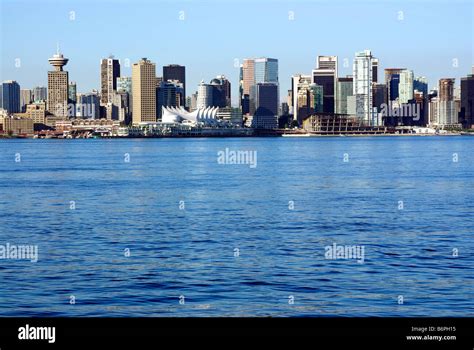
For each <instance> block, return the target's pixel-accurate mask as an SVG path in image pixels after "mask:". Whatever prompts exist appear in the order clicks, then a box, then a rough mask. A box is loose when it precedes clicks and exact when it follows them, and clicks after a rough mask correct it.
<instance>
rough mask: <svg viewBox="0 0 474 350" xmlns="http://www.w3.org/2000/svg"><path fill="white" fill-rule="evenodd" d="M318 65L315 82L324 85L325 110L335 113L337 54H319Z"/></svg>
mask: <svg viewBox="0 0 474 350" xmlns="http://www.w3.org/2000/svg"><path fill="white" fill-rule="evenodd" d="M317 63H318V66H317V68H316V69H313V71H312V76H313V83H315V84H317V85H320V86H322V87H323V94H324V96H323V112H324V113H335V111H336V103H335V97H336V89H337V69H338V67H337V56H318V60H317Z"/></svg>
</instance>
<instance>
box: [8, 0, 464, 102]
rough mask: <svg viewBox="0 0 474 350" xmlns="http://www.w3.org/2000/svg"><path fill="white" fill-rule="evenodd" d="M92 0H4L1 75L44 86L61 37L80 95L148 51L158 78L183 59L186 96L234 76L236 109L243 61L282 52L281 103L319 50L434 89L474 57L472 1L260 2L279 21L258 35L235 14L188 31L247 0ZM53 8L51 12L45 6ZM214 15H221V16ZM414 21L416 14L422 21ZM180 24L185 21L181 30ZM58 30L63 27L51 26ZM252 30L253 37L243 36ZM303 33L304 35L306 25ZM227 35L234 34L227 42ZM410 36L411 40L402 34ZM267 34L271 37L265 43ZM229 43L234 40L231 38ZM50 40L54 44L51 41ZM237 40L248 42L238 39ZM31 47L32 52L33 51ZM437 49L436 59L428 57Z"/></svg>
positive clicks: (125, 71) (343, 64) (348, 67)
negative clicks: (107, 70) (408, 74)
mask: <svg viewBox="0 0 474 350" xmlns="http://www.w3.org/2000/svg"><path fill="white" fill-rule="evenodd" d="M88 3H89V2H88V1H85V2H81V3H78V2H76V1H66V2H64V3H61V4H58V3H54V2H44V3H42V5H43V6H39V9H38V11H35V16H31V15H30V14H28V10H27V8H28V6H30V5H32V2H30V1H20V2H14V3H13V2H11V1H6V0H3V1H2V2H1V4H2V5H1V6H2V14H5V13H9V16H2V24H1V28H2V37H3V38H5V40H3V41H2V54H1V67H2V69H1V78H0V80H2V81H3V80H15V81H18V82H19V84H20V86H21V87H22V88H29V89H32V88H34V87H35V86H46V85H47V77H46V72H47V71H48V70H49V69H50V68H49V67H48V65H49V64H48V62H47V61H48V58H50V57H51V55H52V53H53V52H54V50H55V47H56V43H57V42H59V43H60V45H61V51H62V53H63V54H64V55H65V57H67V58H69V59H70V61H69V63H68V66H67V70H68V72H69V75H70V80H71V81H75V82H76V83H77V91H78V92H80V93H87V92H90V91H91V90H92V89H95V90H98V91H100V60H101V59H103V58H106V57H108V56H109V55H110V54H114V57H115V58H117V59H119V60H120V61H121V76H131V75H132V74H131V66H132V65H133V63H136V62H138V61H139V59H140V58H142V57H147V58H148V59H150V60H151V61H152V62H154V63H155V64H156V66H157V76H160V75H161V73H160V72H161V68H162V67H163V66H166V65H168V64H180V65H183V66H185V67H186V80H187V81H186V86H187V96H190V95H191V94H192V93H194V92H195V91H196V90H197V88H198V84H199V82H200V81H201V80H204V81H209V80H211V79H212V78H214V77H215V76H217V75H221V74H223V75H225V76H226V77H227V78H228V79H229V80H230V81H231V83H232V104H233V105H234V106H237V105H238V96H239V93H238V88H239V87H238V85H239V84H238V80H239V66H240V64H242V62H243V59H244V58H250V57H275V58H277V59H278V61H279V77H280V79H279V82H280V102H284V101H285V100H286V92H287V90H289V89H290V88H291V85H290V83H291V76H293V75H296V74H310V73H311V71H312V70H313V69H315V68H316V60H317V56H321V55H334V56H338V58H339V69H338V75H339V77H344V76H346V75H352V64H353V59H354V54H355V52H358V51H362V50H365V49H370V50H371V51H372V53H373V54H374V56H375V57H377V58H378V59H379V72H383V70H384V69H385V68H393V67H404V68H407V69H410V70H413V71H414V75H415V76H425V77H427V79H428V84H429V88H430V89H432V88H435V87H436V85H437V82H438V80H439V79H441V78H455V79H456V86H459V84H460V78H461V77H463V76H465V75H466V74H468V73H471V66H472V62H473V60H472V57H473V55H472V47H471V48H469V45H468V43H466V42H463V39H464V40H465V37H466V35H467V36H469V35H472V34H471V32H470V31H469V30H470V28H469V27H470V25H469V23H470V21H469V20H470V19H472V11H469V9H470V7H469V6H472V5H471V4H469V3H468V2H464V1H457V2H453V3H448V2H436V3H434V4H433V5H431V4H430V6H429V7H427V6H423V4H424V2H422V1H416V2H402V3H397V4H393V3H392V2H383V3H382V4H379V3H370V2H369V3H359V4H358V6H352V7H350V9H349V8H345V7H344V6H341V5H343V3H344V2H343V1H339V2H336V3H335V4H328V3H326V2H315V3H314V2H313V3H308V2H303V1H298V2H292V3H289V2H276V4H274V5H272V8H268V6H266V5H268V2H267V1H261V2H258V3H257V4H253V5H252V9H253V11H252V12H251V13H250V14H248V17H249V19H252V18H254V17H257V18H260V19H261V23H259V24H261V27H262V28H264V27H265V25H266V24H268V25H271V24H278V25H276V26H272V27H271V28H272V32H271V34H269V33H268V31H266V32H267V35H263V36H262V33H260V32H259V27H258V26H257V27H253V32H252V30H250V29H249V28H247V27H246V26H243V25H241V24H240V25H239V27H237V23H236V22H238V21H236V20H235V19H234V18H233V17H232V16H231V17H230V18H226V21H224V22H223V23H225V24H226V26H223V25H221V24H219V25H218V26H217V27H216V28H217V29H216V30H211V31H209V32H208V33H209V34H208V35H207V36H206V35H205V33H203V30H204V28H200V26H198V27H197V28H196V30H195V32H197V33H195V34H193V32H192V31H190V30H189V29H190V26H195V25H196V23H197V22H199V21H198V20H203V18H204V19H205V18H207V19H213V18H219V17H221V18H222V17H223V16H224V15H225V14H226V13H227V12H225V11H231V10H232V12H235V14H236V16H235V17H238V13H239V12H241V11H243V10H245V7H246V6H249V2H245V1H244V2H234V1H232V2H230V3H228V4H219V5H217V4H216V3H215V2H213V1H206V2H204V3H200V6H196V3H194V2H178V3H170V2H163V1H162V2H159V3H158V4H154V3H150V2H148V1H142V2H139V4H138V5H137V4H136V3H129V2H121V3H110V2H99V3H98V4H97V6H94V8H93V9H94V10H91V8H90V7H87V6H85V5H87V4H88ZM35 4H37V3H35ZM89 4H90V3H89ZM141 5H143V6H141ZM211 5H213V6H211ZM425 5H426V3H425ZM130 6H135V10H136V11H135V13H136V15H135V16H134V17H127V16H128V15H129V13H130V12H129V11H127V8H129V7H130ZM309 8H311V9H313V12H315V10H324V11H326V10H334V11H336V10H337V11H338V12H337V15H336V16H335V17H334V18H335V19H336V23H337V21H341V29H342V28H345V30H339V29H337V28H336V29H334V30H333V31H331V32H329V34H328V35H323V36H320V35H319V36H318V35H315V34H314V31H316V33H317V28H318V26H317V24H318V23H320V25H321V27H322V28H324V24H325V21H327V18H325V17H327V16H321V18H319V17H317V16H316V18H317V19H318V20H319V21H316V22H315V24H316V25H311V21H310V20H311V18H308V13H307V12H308V11H305V9H309ZM153 9H158V10H160V11H161V12H162V13H163V16H160V19H161V17H163V19H162V21H160V22H159V23H158V22H153V23H154V24H153V25H152V24H148V25H147V24H145V23H141V24H136V25H133V26H128V27H126V28H127V31H126V32H124V31H123V30H117V31H116V32H114V33H115V34H116V35H112V36H107V38H108V40H103V39H101V38H103V37H104V36H102V35H97V36H87V35H86V34H87V33H89V32H90V31H91V30H93V28H94V26H93V25H92V26H91V24H93V23H91V21H92V22H93V21H94V19H97V18H98V17H100V15H101V14H102V15H103V14H104V11H108V12H107V13H108V16H109V17H111V18H109V17H107V19H108V20H110V21H111V22H110V23H114V19H115V22H116V23H117V24H123V21H124V20H126V19H129V20H130V21H131V23H130V24H132V23H136V22H137V19H136V18H137V17H141V16H143V19H146V18H147V17H148V16H149V14H148V12H150V11H147V10H153ZM364 9H365V10H366V15H367V14H368V15H370V18H372V19H373V21H372V22H371V23H372V24H371V29H370V32H371V35H369V36H368V35H364V34H362V33H361V31H362V32H364V28H360V27H361V26H356V27H354V28H353V29H354V30H351V31H348V30H347V28H348V25H350V24H351V23H352V22H354V21H355V19H353V18H352V17H354V16H350V14H359V15H358V16H355V17H357V18H358V19H359V20H361V19H362V18H361V17H360V15H361V14H360V12H361V13H364V11H363V10H364ZM461 9H464V11H463V10H461ZM46 10H47V12H48V14H45V13H44V11H46ZM224 10H225V11H224ZM72 11H73V12H72ZM219 11H220V12H219ZM222 11H224V12H222ZM400 11H401V13H400ZM216 12H217V14H220V16H214V14H216ZM349 12H351V13H349ZM316 13H319V11H316ZM454 13H455V14H456V16H457V17H456V18H458V19H459V20H456V21H449V25H444V26H442V25H439V26H438V24H437V23H444V22H440V21H437V19H441V17H443V16H445V17H446V18H453V17H450V14H454ZM20 14H21V16H22V23H23V25H22V26H20V27H18V26H13V22H14V21H15V20H16V19H18V18H19V17H18V16H20ZM43 14H44V15H45V16H47V18H48V19H51V21H50V23H51V26H44V27H41V26H39V23H38V20H39V19H41V18H42V19H44V17H42V15H43ZM262 14H265V18H264V17H262ZM25 16H26V18H25ZM259 16H260V17H259ZM400 16H401V17H402V19H400ZM329 17H330V16H329ZM416 18H418V21H416V20H415V19H416ZM426 18H430V19H431V21H432V22H436V23H435V26H429V27H427V28H426V30H427V32H429V34H430V35H428V36H426V35H422V33H421V32H420V26H419V24H420V23H423V24H425V22H424V21H425V19H426ZM389 19H390V20H393V23H391V22H387V20H389ZM463 19H464V20H463ZM12 21H13V22H12ZM348 21H349V22H348ZM140 22H142V21H140ZM143 22H146V21H143ZM381 22H383V23H385V24H386V25H385V26H384V28H383V29H384V30H383V32H384V33H383V34H384V35H382V34H381V33H377V32H378V31H377V25H380V24H381ZM178 24H179V25H182V28H180V26H179V25H178ZM342 24H343V25H342ZM171 25H173V27H172V28H173V29H174V32H169V33H170V34H175V35H174V37H173V35H167V36H163V35H162V36H161V37H159V36H153V34H155V33H157V31H158V33H160V30H163V29H165V28H166V27H167V26H171ZM38 26H39V27H38ZM37 27H38V28H37ZM204 27H205V26H204ZM250 27H252V26H250ZM32 28H35V33H36V36H38V37H41V38H42V40H38V41H35V40H33V41H31V42H29V43H28V45H18V40H17V39H16V38H18V37H22V35H25V30H26V31H28V30H29V29H30V30H32ZM53 28H56V29H57V30H53ZM116 28H120V26H119V25H118V26H117V27H116ZM169 28H171V27H169ZM237 28H238V30H237ZM301 28H303V29H306V30H307V34H306V35H301V33H300V32H299V30H300V29H301ZM142 29H148V30H149V31H150V35H149V36H148V35H147V38H141V37H138V38H135V39H136V40H132V37H133V36H134V35H135V34H137V31H140V30H142ZM101 30H102V31H103V33H108V30H109V28H108V27H107V28H105V29H104V28H101ZM249 31H250V34H254V35H253V36H252V35H250V34H249V35H246V33H247V34H248V32H249ZM264 31H265V30H264ZM296 33H298V35H296ZM303 33H305V32H304V31H303ZM325 33H328V32H325ZM78 34H79V35H78ZM409 34H410V35H411V36H409ZM461 34H462V35H461ZM193 35H201V37H202V40H201V42H199V41H198V42H196V41H195V40H193ZM225 35H227V36H226V38H228V40H224V41H223V40H221V39H222V36H225ZM269 35H270V37H269ZM357 35H358V36H359V40H358V42H355V40H354V36H357ZM153 37H156V38H157V40H156V41H154V40H150V38H153ZM275 37H277V38H279V39H277V40H280V42H279V43H275V40H271V39H274V38H275ZM305 37H307V38H311V37H314V38H317V40H315V43H314V44H308V40H305ZM382 37H383V38H382ZM403 37H406V38H407V39H408V40H400V38H402V39H403ZM239 38H241V39H242V40H239ZM265 38H266V39H267V40H262V39H265ZM78 39H81V40H82V39H87V40H86V41H85V42H87V43H88V46H87V49H84V45H82V44H81V45H77V40H78ZM145 39H146V40H145ZM186 39H189V40H186ZM268 39H269V40H268ZM343 39H346V40H343ZM394 39H398V40H397V41H396V42H397V43H398V42H400V43H401V45H400V47H398V49H397V47H395V46H397V45H393V43H394ZM117 40H118V41H117ZM229 41H230V42H231V43H232V44H229ZM48 42H50V44H51V45H47V44H45V43H48ZM240 42H242V43H244V44H243V45H240ZM309 42H311V41H309ZM471 42H472V40H471ZM341 43H344V45H341ZM40 44H41V45H40ZM100 44H102V45H100ZM104 44H105V45H104ZM441 44H442V45H441ZM199 45H200V46H199ZM229 45H230V47H229ZM440 49H442V50H440ZM230 50H232V51H230ZM132 51H133V52H132ZM400 51H402V52H403V53H402V52H400ZM33 52H34V54H32V53H33ZM233 53H235V54H233ZM43 55H44V58H43ZM430 56H432V57H433V59H427V58H428V57H430Z"/></svg>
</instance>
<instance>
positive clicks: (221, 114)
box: [216, 107, 242, 126]
mask: <svg viewBox="0 0 474 350" xmlns="http://www.w3.org/2000/svg"><path fill="white" fill-rule="evenodd" d="M216 116H217V118H218V119H222V120H225V121H227V122H229V123H231V124H234V125H238V126H242V111H241V110H240V108H233V107H223V108H219V109H218V110H217V114H216Z"/></svg>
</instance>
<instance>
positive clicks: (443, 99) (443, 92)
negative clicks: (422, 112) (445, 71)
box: [437, 78, 458, 125]
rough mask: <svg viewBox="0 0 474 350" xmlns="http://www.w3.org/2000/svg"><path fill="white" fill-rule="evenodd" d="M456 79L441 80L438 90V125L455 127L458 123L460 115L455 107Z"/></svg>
mask: <svg viewBox="0 0 474 350" xmlns="http://www.w3.org/2000/svg"><path fill="white" fill-rule="evenodd" d="M454 82H455V79H454V78H443V79H440V80H439V90H438V103H439V105H438V122H437V124H438V125H453V124H457V123H458V115H457V113H455V112H456V110H455V106H454Z"/></svg>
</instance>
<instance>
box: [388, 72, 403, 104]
mask: <svg viewBox="0 0 474 350" xmlns="http://www.w3.org/2000/svg"><path fill="white" fill-rule="evenodd" d="M404 70H406V69H405V68H386V69H385V85H387V98H388V101H395V100H396V99H397V98H398V97H399V95H400V93H399V87H400V74H401V73H402V72H403V71H404Z"/></svg>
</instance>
